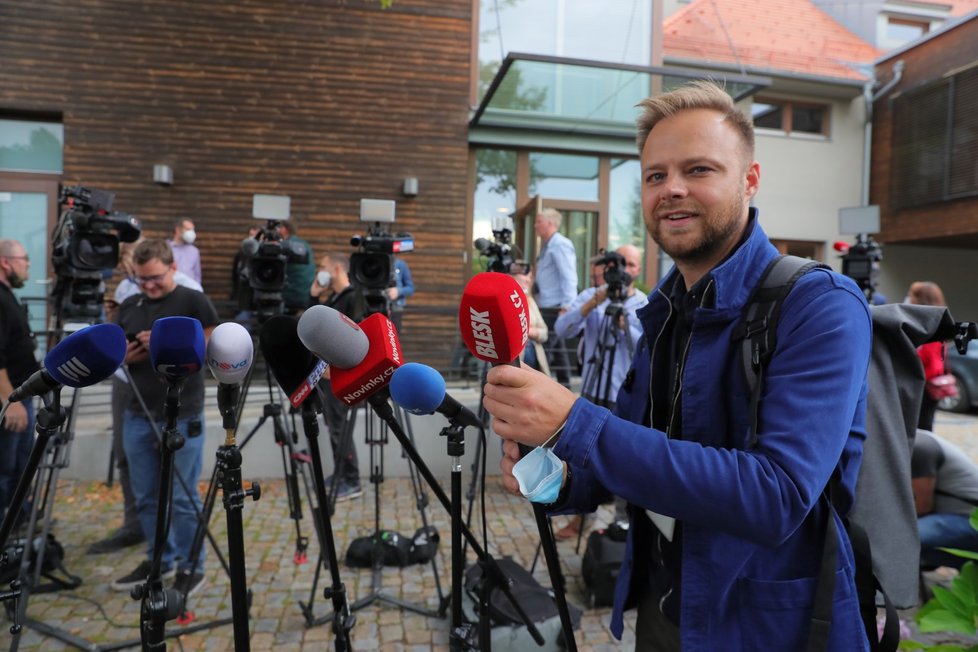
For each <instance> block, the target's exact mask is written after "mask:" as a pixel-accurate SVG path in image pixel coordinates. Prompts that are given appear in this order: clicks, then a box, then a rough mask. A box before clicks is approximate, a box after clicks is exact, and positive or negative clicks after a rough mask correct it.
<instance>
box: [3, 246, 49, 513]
mask: <svg viewBox="0 0 978 652" xmlns="http://www.w3.org/2000/svg"><path fill="white" fill-rule="evenodd" d="M30 266H31V261H30V258H29V257H28V256H27V251H26V250H25V249H24V246H23V245H22V244H20V243H19V242H17V241H16V240H0V400H3V401H4V402H6V401H7V397H8V396H10V394H11V392H13V391H14V388H15V387H18V386H20V384H21V383H23V382H24V381H25V380H27V379H28V378H29V377H30V375H31V374H33V373H34V372H35V371H37V370H38V369H39V366H38V364H37V360H36V359H35V357H34V349H35V348H36V347H37V343H36V341H35V340H34V333H32V332H31V328H30V325H29V323H28V321H27V310H26V308H25V307H24V306H23V305H22V304H21V303H20V301H18V300H17V297H16V296H14V293H13V290H15V289H17V288H22V287H24V282H25V281H26V280H27V277H28V270H29V269H30ZM33 430H34V407H33V404H32V403H31V401H22V402H20V403H13V404H11V405H10V406H9V407H8V408H7V413H6V414H5V415H4V417H3V423H0V518H2V517H3V515H4V514H5V513H6V511H7V508H8V507H9V503H10V498H11V495H12V494H13V492H14V488H15V487H16V486H17V481H18V480H19V479H20V474H21V471H22V469H23V468H24V466H25V465H26V464H27V458H28V456H29V455H30V452H31V446H32V444H33V443H34V434H33Z"/></svg>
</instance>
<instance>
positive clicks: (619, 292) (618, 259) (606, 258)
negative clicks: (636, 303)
mask: <svg viewBox="0 0 978 652" xmlns="http://www.w3.org/2000/svg"><path fill="white" fill-rule="evenodd" d="M591 264H592V265H603V266H604V282H605V284H606V285H607V286H608V299H609V300H610V301H611V305H609V306H608V309H607V311H606V312H608V313H609V314H610V313H611V312H617V311H618V310H620V309H621V308H622V305H623V304H624V301H625V290H626V288H627V287H628V286H629V285H631V283H632V281H633V280H634V279H632V275H631V274H629V273H628V272H626V271H625V257H624V256H622V255H621V254H620V253H618V252H617V251H605V250H603V249H599V250H598V257H597V258H595V259H594V260H593V261H592V263H591Z"/></svg>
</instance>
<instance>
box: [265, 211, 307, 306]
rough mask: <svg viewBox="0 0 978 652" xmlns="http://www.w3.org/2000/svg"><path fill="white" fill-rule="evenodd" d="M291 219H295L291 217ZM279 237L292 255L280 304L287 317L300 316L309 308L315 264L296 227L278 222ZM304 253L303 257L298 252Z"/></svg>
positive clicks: (287, 266)
mask: <svg viewBox="0 0 978 652" xmlns="http://www.w3.org/2000/svg"><path fill="white" fill-rule="evenodd" d="M291 219H295V216H292V218H291ZM275 228H276V230H277V231H278V235H279V237H281V238H282V240H283V241H284V243H285V245H286V247H287V249H288V251H290V252H291V253H292V255H290V256H289V259H288V261H287V263H286V266H285V284H284V286H283V287H282V302H283V304H284V307H285V313H286V314H288V315H298V314H301V313H302V311H303V310H305V309H306V308H308V307H309V287H310V286H311V285H312V282H313V279H315V277H316V263H315V262H313V258H312V247H310V246H309V243H308V242H306V241H305V240H303V239H302V238H300V237H299V236H298V234H297V233H296V226H295V224H293V223H292V222H290V221H287V220H286V221H282V222H278V223H277V225H276V227H275ZM302 251H304V252H305V256H304V257H303V256H301V255H300V252H302Z"/></svg>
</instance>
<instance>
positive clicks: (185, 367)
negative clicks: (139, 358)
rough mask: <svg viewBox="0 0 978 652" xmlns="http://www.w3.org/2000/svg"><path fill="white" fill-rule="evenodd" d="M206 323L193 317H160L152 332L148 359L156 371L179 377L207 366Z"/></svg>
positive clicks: (172, 378)
mask: <svg viewBox="0 0 978 652" xmlns="http://www.w3.org/2000/svg"><path fill="white" fill-rule="evenodd" d="M205 347H206V342H205V339H204V327H203V326H201V325H200V322H199V321H197V320H196V319H194V318H193V317H161V318H160V319H157V320H156V321H154V322H153V328H152V330H151V331H150V335H149V359H150V360H151V361H152V363H153V369H155V370H156V373H158V374H160V375H162V376H163V377H164V378H166V379H167V380H172V381H180V380H183V379H185V378H187V377H188V376H190V375H191V374H195V373H197V372H198V371H200V370H201V368H202V367H203V366H204V349H205Z"/></svg>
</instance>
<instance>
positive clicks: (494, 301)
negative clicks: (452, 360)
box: [458, 272, 530, 367]
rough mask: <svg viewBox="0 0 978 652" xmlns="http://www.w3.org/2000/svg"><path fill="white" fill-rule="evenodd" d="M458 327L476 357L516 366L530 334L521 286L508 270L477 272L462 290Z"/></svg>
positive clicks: (467, 346) (494, 362)
mask: <svg viewBox="0 0 978 652" xmlns="http://www.w3.org/2000/svg"><path fill="white" fill-rule="evenodd" d="M458 327H459V330H460V331H461V332H462V340H463V341H464V342H465V347H466V348H467V349H468V350H469V351H471V352H472V355H474V356H475V357H476V358H478V359H479V360H483V361H485V362H489V363H492V364H493V365H498V364H514V365H515V366H517V367H518V366H519V357H520V352H521V351H523V347H524V346H526V341H527V340H528V339H529V336H530V311H529V308H528V306H527V301H526V294H524V292H523V288H521V287H520V284H519V283H517V282H516V279H514V278H513V277H512V276H510V275H509V274H502V273H500V272H482V273H480V274H476V275H475V276H473V277H472V279H471V280H470V281H469V282H468V284H467V285H466V286H465V290H464V291H463V292H462V302H461V304H460V306H459V311H458Z"/></svg>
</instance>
